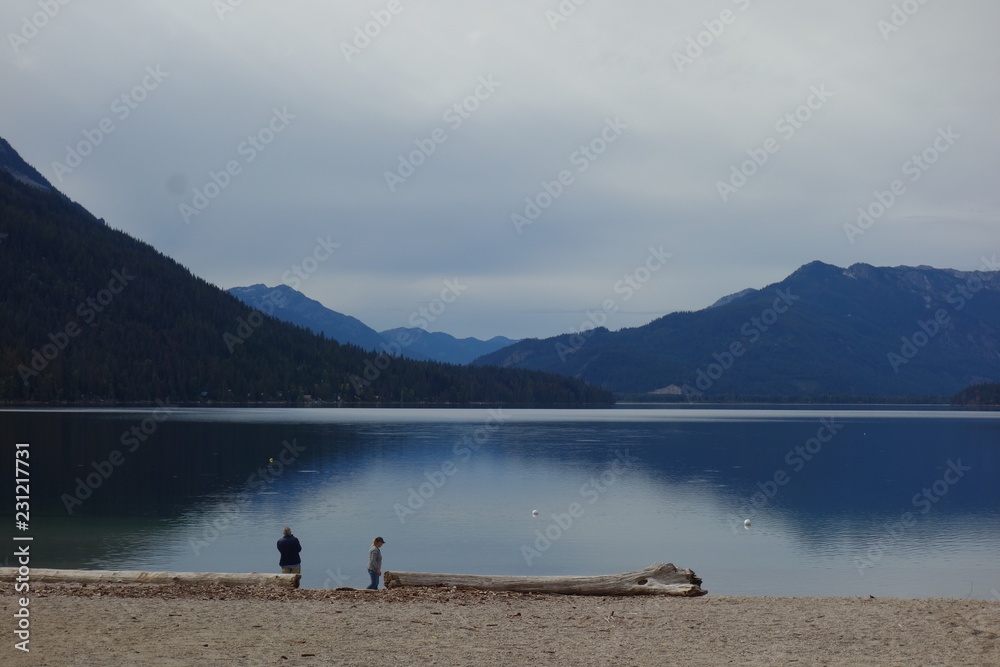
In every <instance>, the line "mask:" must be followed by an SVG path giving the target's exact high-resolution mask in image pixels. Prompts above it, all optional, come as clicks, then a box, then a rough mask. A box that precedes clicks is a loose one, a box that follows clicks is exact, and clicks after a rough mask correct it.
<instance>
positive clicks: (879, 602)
mask: <svg viewBox="0 0 1000 667" xmlns="http://www.w3.org/2000/svg"><path fill="white" fill-rule="evenodd" d="M29 595H30V609H31V622H32V625H31V643H30V649H31V650H30V653H23V652H22V651H18V650H16V649H14V647H13V643H14V641H15V640H14V639H13V634H11V633H7V636H8V639H9V641H8V642H7V643H6V645H5V646H4V647H2V648H0V656H3V657H2V659H3V661H5V662H6V661H7V660H10V659H12V658H8V657H7V655H8V654H17V655H18V664H25V665H68V664H73V665H134V664H150V665H190V664H207V665H216V664H218V665H223V664H249V665H258V664H259V665H268V664H282V665H289V664H293V665H298V664H303V665H304V664H311V665H318V664H359V665H360V664H368V663H371V662H372V661H373V660H378V661H380V662H384V661H387V660H395V661H396V662H398V663H400V664H445V665H451V664H456V665H470V664H471V665H474V664H501V665H523V664H539V663H541V662H545V663H547V664H566V665H606V664H627V665H643V666H645V665H662V664H696V665H709V664H712V665H715V664H720V663H726V662H736V663H739V664H774V663H776V662H788V661H797V662H804V663H806V664H815V663H821V664H844V665H848V664H850V665H854V664H921V665H926V664H949V665H950V664H971V665H985V664H1000V636H998V633H1000V602H998V601H993V600H953V599H935V598H930V599H903V598H871V597H867V598H857V597H853V598H835V597H829V598H821V597H735V596H715V595H706V596H703V597H696V598H688V597H674V596H615V597H611V596H573V595H551V594H537V593H507V592H487V591H474V590H466V589H455V588H396V589H381V590H379V591H361V590H354V589H350V590H344V589H340V590H326V589H275V588H262V587H250V586H176V585H151V584H128V585H122V584H96V585H95V584H42V583H39V584H34V585H33V586H32V589H31V592H30V594H29ZM18 602H19V600H18V595H17V594H15V593H13V590H12V588H7V589H5V594H4V595H3V596H0V605H2V613H3V614H4V615H5V617H6V618H8V619H10V618H11V615H12V614H13V613H14V612H15V611H16V609H17V606H18ZM8 622H9V621H8Z"/></svg>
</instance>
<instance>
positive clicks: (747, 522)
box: [743, 519, 750, 528]
mask: <svg viewBox="0 0 1000 667" xmlns="http://www.w3.org/2000/svg"><path fill="white" fill-rule="evenodd" d="M743 527H744V528H749V527H750V519H744V520H743Z"/></svg>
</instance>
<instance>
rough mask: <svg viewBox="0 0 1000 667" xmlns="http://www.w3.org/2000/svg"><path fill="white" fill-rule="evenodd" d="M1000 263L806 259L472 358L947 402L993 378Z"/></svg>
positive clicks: (678, 391)
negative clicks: (687, 308) (625, 323)
mask: <svg viewBox="0 0 1000 667" xmlns="http://www.w3.org/2000/svg"><path fill="white" fill-rule="evenodd" d="M998 268H1000V266H998V263H997V261H996V257H995V256H994V257H993V258H983V259H982V265H981V270H978V271H955V270H951V269H935V268H931V267H928V266H917V267H910V266H897V267H874V266H870V265H868V264H855V265H853V266H850V267H848V268H840V267H837V266H832V265H830V264H825V263H823V262H818V261H817V262H812V263H809V264H806V265H805V266H802V267H801V268H799V269H798V270H797V271H795V272H794V273H792V274H791V275H790V276H788V277H787V278H785V279H784V280H782V281H780V282H778V283H775V284H773V285H769V286H767V287H764V288H762V289H748V290H743V291H741V292H739V293H737V294H734V295H731V296H729V297H724V298H723V299H720V300H719V301H717V302H716V303H715V304H713V305H712V306H710V307H709V308H706V309H704V310H700V311H696V312H678V313H672V314H669V315H665V316H663V317H660V318H658V319H656V320H654V321H652V322H650V323H648V324H646V325H644V326H640V327H635V328H630V329H623V330H621V331H616V332H611V331H608V330H607V329H605V328H594V329H590V330H587V331H584V332H582V333H577V334H564V335H561V336H555V337H553V338H547V339H544V340H538V339H529V340H524V341H521V342H520V343H517V344H515V345H512V346H510V347H507V348H504V349H502V350H499V351H497V352H493V353H491V354H488V355H484V356H483V357H480V358H479V359H477V360H476V361H475V362H474V363H476V364H479V365H494V366H501V367H508V368H526V369H527V368H530V369H534V370H544V371H547V372H550V373H563V374H566V375H570V376H572V377H576V378H579V379H581V380H585V381H586V382H589V383H592V384H595V385H598V386H600V387H603V388H606V389H609V390H611V391H614V392H616V393H618V394H633V393H635V394H646V393H661V394H666V395H670V394H674V395H677V396H684V397H686V398H689V399H692V400H694V399H700V398H701V397H705V396H709V397H710V396H722V395H726V396H733V395H741V396H761V395H770V396H816V395H831V394H850V395H860V396H876V395H881V396H931V395H938V396H948V395H952V394H954V393H956V392H958V391H960V390H962V389H963V388H965V387H967V386H969V385H972V384H977V383H981V382H987V381H991V380H994V381H995V380H996V379H997V378H1000V272H998V271H997V269H998Z"/></svg>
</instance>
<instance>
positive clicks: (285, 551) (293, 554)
mask: <svg viewBox="0 0 1000 667" xmlns="http://www.w3.org/2000/svg"><path fill="white" fill-rule="evenodd" d="M278 551H280V552H281V560H280V561H278V567H295V566H296V565H301V564H302V559H301V558H299V552H300V551H302V545H301V544H299V538H297V537H295V536H294V535H283V536H282V538H281V539H280V540H278Z"/></svg>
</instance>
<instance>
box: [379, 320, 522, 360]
mask: <svg viewBox="0 0 1000 667" xmlns="http://www.w3.org/2000/svg"><path fill="white" fill-rule="evenodd" d="M381 334H382V337H383V338H385V339H386V340H388V341H394V342H396V343H398V344H399V346H400V347H401V348H402V349H403V352H402V354H403V356H407V357H411V358H413V359H432V360H434V361H443V362H445V363H449V364H468V363H470V362H471V361H472V360H473V359H476V358H477V357H481V356H483V355H484V354H490V353H492V352H496V351H497V350H500V349H502V348H505V347H507V346H508V345H513V344H514V343H517V342H519V341H517V340H513V339H510V338H505V337H503V336H494V337H493V338H490V339H489V340H479V339H478V338H455V337H454V336H451V335H449V334H446V333H441V332H434V333H431V332H429V331H424V330H423V329H408V328H399V329H387V330H386V331H383V332H381Z"/></svg>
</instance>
